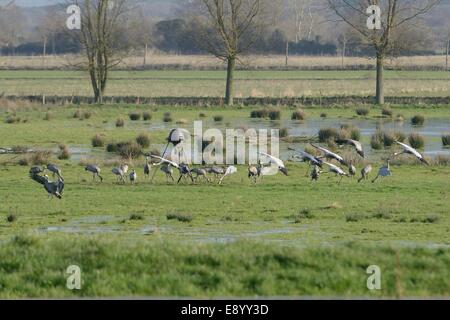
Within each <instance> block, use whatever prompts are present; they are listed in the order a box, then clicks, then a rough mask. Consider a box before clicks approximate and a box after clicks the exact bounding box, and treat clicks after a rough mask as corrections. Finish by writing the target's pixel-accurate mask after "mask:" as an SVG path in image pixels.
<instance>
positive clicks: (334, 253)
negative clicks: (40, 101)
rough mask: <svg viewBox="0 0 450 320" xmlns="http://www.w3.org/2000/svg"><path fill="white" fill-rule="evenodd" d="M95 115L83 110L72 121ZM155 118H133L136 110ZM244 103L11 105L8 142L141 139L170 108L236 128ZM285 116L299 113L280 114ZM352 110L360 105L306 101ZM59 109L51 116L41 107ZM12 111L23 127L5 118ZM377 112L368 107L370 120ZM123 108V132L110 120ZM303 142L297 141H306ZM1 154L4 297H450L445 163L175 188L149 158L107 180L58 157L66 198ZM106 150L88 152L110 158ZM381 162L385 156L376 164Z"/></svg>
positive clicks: (437, 113) (312, 113) (156, 138)
mask: <svg viewBox="0 0 450 320" xmlns="http://www.w3.org/2000/svg"><path fill="white" fill-rule="evenodd" d="M78 109H79V110H80V112H81V113H83V112H87V111H90V112H91V113H92V115H91V117H90V118H89V119H86V120H83V121H80V120H79V119H75V118H73V114H74V113H75V111H77V110H78ZM135 110H139V111H140V112H142V111H144V110H147V111H151V112H152V114H153V119H152V120H151V121H149V122H143V121H142V120H141V121H140V122H139V124H138V125H134V124H133V123H132V122H131V121H129V120H128V118H127V117H128V114H129V113H130V112H132V111H135ZM250 110H251V109H249V108H237V107H236V108H230V109H221V108H215V107H211V108H175V107H174V108H169V107H144V106H103V107H92V106H90V107H89V106H81V107H76V106H65V107H62V106H61V107H58V106H53V107H49V109H47V108H45V109H44V108H42V107H38V106H9V107H8V106H4V107H3V108H2V109H1V110H0V137H1V140H0V141H1V143H0V147H3V146H14V145H22V146H28V147H33V148H39V147H55V146H56V145H57V144H59V143H65V144H69V145H79V146H89V144H90V139H91V138H92V136H93V135H94V134H96V133H101V134H104V135H105V137H106V139H107V141H111V140H116V141H122V140H127V139H133V138H134V137H136V135H137V134H139V133H141V132H143V131H147V129H148V128H149V127H150V126H154V130H152V131H150V136H151V140H152V144H162V143H163V142H164V138H165V135H167V130H163V129H158V126H160V125H162V121H161V119H162V117H163V114H164V113H165V112H168V111H170V112H171V114H172V117H173V119H174V123H173V124H171V125H173V126H176V124H175V122H177V120H183V123H185V124H186V123H187V124H189V123H190V122H191V121H192V120H195V119H199V114H200V113H203V114H204V116H205V117H206V118H204V119H208V121H210V122H209V125H210V127H213V126H214V122H212V120H211V118H212V117H213V116H214V115H222V116H224V120H223V121H224V122H226V123H230V124H231V125H233V124H235V123H238V121H239V119H243V118H248V117H249V113H250ZM282 110H283V116H282V118H283V119H287V118H289V117H290V114H291V112H292V110H290V109H282ZM448 110H449V109H448V107H447V106H441V107H432V106H428V107H423V108H421V109H419V108H418V107H414V106H394V114H397V113H401V114H403V115H404V116H405V118H408V117H411V116H412V115H414V114H416V113H418V112H419V113H422V114H424V115H425V116H426V117H427V119H430V118H441V119H450V114H449V111H448ZM306 112H307V114H308V119H318V118H320V114H321V113H322V112H326V113H327V115H328V117H333V118H336V119H342V120H343V119H346V120H347V121H352V119H355V110H354V108H328V109H320V108H310V109H306ZM46 113H49V114H51V116H50V117H48V119H49V120H44V117H45V114H46ZM13 114H15V116H16V117H20V118H21V119H26V122H25V123H23V122H21V123H16V124H6V123H5V122H4V120H5V119H6V118H7V117H8V116H11V115H13ZM379 115H380V109H377V108H374V109H373V110H372V112H371V114H370V115H369V117H370V118H373V119H376V118H377V117H379ZM118 117H123V118H126V119H127V121H126V124H125V127H124V128H122V129H116V128H115V125H114V124H115V121H116V119H117V118H118ZM297 146H298V147H302V146H303V145H302V144H298V145H297ZM14 157H15V156H12V155H0V163H1V165H0V177H1V179H0V199H1V201H0V297H2V298H17V297H79V296H82V297H93V296H96V297H124V296H126V297H130V296H134V297H135V296H147V297H148V296H152V297H155V296H157V297H161V296H163V297H168V296H181V297H186V296H188V297H201V298H209V297H217V296H221V297H230V296H232V297H256V296H295V297H310V296H321V297H329V296H340V297H430V296H433V297H448V296H450V283H449V282H448V279H449V278H450V269H449V268H448V265H449V264H450V250H449V245H450V232H449V231H450V215H449V211H448V208H449V206H450V199H449V190H450V179H449V177H450V167H448V166H431V167H424V166H420V165H402V166H394V167H393V168H392V171H393V176H392V177H391V178H389V179H385V180H381V181H380V182H378V183H375V184H372V183H370V182H367V183H361V184H358V183H357V182H356V181H355V179H345V180H344V181H343V182H342V184H341V185H340V186H339V185H338V184H337V179H336V178H335V177H331V178H330V179H328V178H327V177H326V176H323V177H322V178H321V180H319V181H318V182H317V183H311V182H310V181H309V179H308V178H307V177H305V176H304V175H305V170H306V166H305V165H303V164H298V163H292V162H288V164H287V168H288V171H289V176H288V177H285V176H282V175H277V176H273V177H265V178H264V179H263V180H262V181H260V182H259V183H258V184H257V185H252V184H251V183H250V181H249V180H248V178H247V176H246V170H247V168H246V167H239V168H238V169H239V172H238V173H237V174H236V175H233V176H231V177H229V179H226V180H225V182H224V184H223V185H222V186H219V185H217V184H205V183H198V184H196V185H190V184H188V183H182V184H180V185H172V184H167V183H166V182H165V179H164V177H163V175H162V174H161V173H157V174H156V177H155V180H154V181H153V182H150V181H145V180H144V179H143V172H142V171H143V170H142V165H143V159H138V160H134V161H132V163H131V165H132V167H134V168H137V171H138V174H139V181H138V183H137V184H136V185H134V186H132V185H130V184H129V183H127V184H126V185H118V184H116V183H115V178H114V177H113V175H112V173H110V170H111V165H110V164H105V165H104V166H103V167H102V168H103V175H104V178H105V181H104V182H103V183H102V184H100V183H98V182H93V181H92V178H91V176H90V175H89V174H87V173H86V172H85V171H84V168H83V166H81V165H80V164H79V161H78V160H76V159H73V160H56V159H53V160H52V162H55V163H56V164H58V165H59V166H60V167H61V168H62V170H63V173H64V178H65V180H66V188H65V193H64V198H63V199H62V200H61V201H57V200H48V199H47V195H46V192H45V190H44V189H43V188H42V187H41V186H40V185H38V184H37V183H35V182H34V181H32V180H31V179H30V178H29V177H28V170H29V166H19V165H17V164H16V161H17V158H16V159H13V158H14ZM105 157H106V153H105V152H104V148H103V149H99V150H98V151H97V152H95V154H94V155H93V156H92V158H90V159H91V160H92V161H94V160H95V161H96V160H99V161H100V160H101V159H105ZM374 165H375V166H376V168H377V167H378V164H374ZM69 265H78V266H80V268H81V269H82V280H83V288H82V290H80V291H70V290H68V289H67V288H66V286H65V284H66V278H67V276H68V275H67V274H66V273H65V270H66V268H67V267H68V266H69ZM370 265H378V266H380V268H381V270H382V290H379V291H370V290H368V289H367V287H366V280H367V277H368V275H367V274H366V268H367V267H368V266H370Z"/></svg>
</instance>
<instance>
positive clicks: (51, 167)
mask: <svg viewBox="0 0 450 320" xmlns="http://www.w3.org/2000/svg"><path fill="white" fill-rule="evenodd" d="M45 170H48V171H50V172H51V173H53V177H55V175H56V176H58V178H60V179H61V180H62V181H64V178H63V177H62V172H61V169H59V168H58V167H57V166H56V165H54V164H51V163H50V164H48V165H47V167H44V170H43V171H44V172H45Z"/></svg>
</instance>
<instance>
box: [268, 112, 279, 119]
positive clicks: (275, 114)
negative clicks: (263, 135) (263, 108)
mask: <svg viewBox="0 0 450 320" xmlns="http://www.w3.org/2000/svg"><path fill="white" fill-rule="evenodd" d="M269 119H270V120H272V121H273V120H280V119H281V111H280V110H270V111H269Z"/></svg>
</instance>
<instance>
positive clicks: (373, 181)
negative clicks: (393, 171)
mask: <svg viewBox="0 0 450 320" xmlns="http://www.w3.org/2000/svg"><path fill="white" fill-rule="evenodd" d="M379 177H380V175H377V176H376V178H375V179H373V180H372V183H375V181H377V180H378V178H379Z"/></svg>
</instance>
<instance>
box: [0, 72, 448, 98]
mask: <svg viewBox="0 0 450 320" xmlns="http://www.w3.org/2000/svg"><path fill="white" fill-rule="evenodd" d="M374 77H375V72H374V71H238V72H236V80H235V84H236V92H235V96H236V97H238V98H239V97H242V98H245V97H276V98H281V97H301V96H305V97H319V96H324V97H326V96H370V95H373V92H374V86H375V78H374ZM225 78H226V77H225V72H224V71H134V72H130V71H116V72H113V73H112V74H111V79H110V80H109V82H108V86H107V90H106V96H115V97H121V96H137V97H221V96H223V90H224V89H223V88H224V84H225ZM449 80H450V73H448V72H442V71H386V83H385V90H386V95H388V96H400V97H401V96H417V97H433V96H436V97H445V96H447V95H448V92H450V81H449ZM0 88H2V93H4V94H5V95H7V96H9V95H10V96H27V95H48V96H91V95H92V92H91V88H90V86H89V79H88V75H87V74H84V73H82V72H77V71H0Z"/></svg>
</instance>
